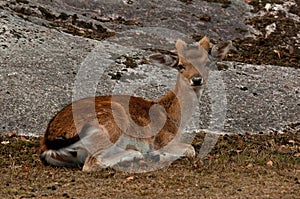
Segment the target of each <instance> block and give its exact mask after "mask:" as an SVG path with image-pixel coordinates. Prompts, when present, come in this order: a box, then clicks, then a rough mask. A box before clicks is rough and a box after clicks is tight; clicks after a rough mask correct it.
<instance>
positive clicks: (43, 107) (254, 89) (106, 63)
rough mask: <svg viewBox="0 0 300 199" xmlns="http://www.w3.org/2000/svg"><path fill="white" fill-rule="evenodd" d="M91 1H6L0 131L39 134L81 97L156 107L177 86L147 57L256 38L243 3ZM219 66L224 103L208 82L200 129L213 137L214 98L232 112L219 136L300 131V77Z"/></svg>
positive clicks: (1, 25) (1, 14)
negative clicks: (201, 38) (139, 100)
mask: <svg viewBox="0 0 300 199" xmlns="http://www.w3.org/2000/svg"><path fill="white" fill-rule="evenodd" d="M76 2H79V3H77V4H76ZM80 2H82V4H81V3H80ZM84 2H90V3H84ZM92 2H96V1H72V0H68V1H67V0H65V1H56V0H53V1H38V0H34V1H30V2H27V1H26V0H22V1H20V0H19V1H13V0H11V1H0V82H1V87H0V107H1V117H0V131H1V132H17V133H20V134H30V135H36V136H38V135H41V134H42V133H43V132H44V131H45V129H46V126H47V123H48V122H49V120H50V119H51V118H52V117H53V116H54V115H55V114H56V113H57V112H58V111H59V110H60V109H61V108H63V107H64V106H65V105H67V104H69V103H71V102H72V98H76V99H77V97H78V96H90V95H91V94H97V95H104V94H111V93H112V94H116V93H122V92H125V91H126V93H128V94H135V95H139V96H143V97H147V98H155V99H157V98H159V97H160V96H162V95H163V94H164V93H165V92H167V91H168V90H169V89H171V88H172V85H174V83H175V80H176V71H174V70H171V69H168V68H159V67H156V66H153V65H151V64H149V63H147V62H145V60H144V57H146V56H147V55H148V54H149V53H151V52H150V51H149V50H145V49H148V48H152V49H167V50H172V49H173V48H174V43H175V41H176V39H178V38H185V39H188V38H190V37H191V35H193V34H202V35H204V34H206V35H208V36H209V37H212V38H213V39H218V40H219V39H222V40H224V39H231V38H235V37H242V36H243V34H241V33H240V32H237V31H236V30H237V29H239V28H240V29H246V30H249V31H250V32H248V33H244V34H252V33H253V32H252V31H253V30H252V29H251V28H250V27H248V26H246V25H245V24H244V22H243V18H244V17H246V16H248V15H249V13H248V12H247V8H248V7H247V6H246V4H243V3H240V1H232V5H231V6H229V7H227V8H224V6H223V7H222V4H218V3H207V2H201V3H197V2H196V3H193V4H186V3H183V2H180V1H166V2H165V1H162V3H161V4H157V3H155V2H152V1H151V2H150V1H126V2H127V3H125V4H124V2H125V1H104V2H102V3H100V4H97V5H96V3H95V5H94V4H92ZM129 2H132V3H129ZM167 2H168V3H167ZM83 7H84V9H81V8H83ZM121 8H125V9H121ZM242 8H243V9H242ZM162 9H163V10H164V12H161V10H162ZM212 13H215V14H212ZM207 16H210V18H208V17H207ZM220 16H221V17H220ZM70 33H71V34H70ZM113 35H115V36H113ZM103 38H107V39H106V40H105V41H104V40H103ZM130 63H131V64H130ZM220 66H222V68H223V69H221V70H219V71H212V74H213V75H212V77H214V78H217V79H218V81H217V82H218V83H220V82H221V83H223V86H224V90H220V92H222V95H219V93H218V92H216V91H218V90H217V89H214V88H216V86H217V85H214V81H211V82H210V85H208V88H207V89H206V90H205V92H204V95H203V96H202V98H201V99H202V100H201V102H200V109H199V111H198V114H197V115H196V116H197V117H196V118H200V123H199V125H198V126H197V128H198V127H199V128H201V129H210V127H209V124H210V123H211V122H212V121H214V120H213V119H211V113H212V109H213V108H216V107H212V104H214V102H212V99H213V100H220V101H223V102H224V100H225V102H227V104H226V103H225V104H224V103H223V104H222V105H223V107H222V110H227V112H222V114H221V117H222V116H224V115H226V118H225V120H224V121H223V120H222V118H221V121H219V122H220V123H221V124H223V122H224V127H220V128H218V129H217V130H218V131H221V132H231V133H244V132H246V131H251V132H256V133H257V132H265V131H269V130H274V131H279V130H284V129H287V128H299V121H300V118H299V115H300V81H299V79H300V71H299V69H295V68H286V67H280V66H267V65H250V64H243V63H236V62H222V63H221V65H220ZM89 75H90V76H91V77H90V76H89ZM83 76H84V77H85V78H88V79H85V80H86V81H87V80H91V82H90V83H91V87H89V89H91V90H89V89H88V88H87V90H84V91H82V90H80V91H79V93H80V92H82V93H81V94H80V95H75V94H76V93H78V89H77V88H78V87H75V86H76V84H77V83H80V81H79V80H82V79H81V77H83ZM89 77H90V78H89ZM214 78H212V80H214ZM81 83H82V82H81ZM95 83H96V86H95ZM78 85H80V84H78ZM87 85H89V84H86V85H85V86H87ZM94 87H95V89H96V90H93V89H92V88H94ZM85 88H86V87H85ZM76 89H77V90H76ZM73 91H74V92H73ZM76 96H77V97H76ZM224 97H225V98H224ZM214 111H215V110H214ZM217 119H218V118H217ZM217 122H218V121H217ZM190 130H195V129H192V128H191V129H190Z"/></svg>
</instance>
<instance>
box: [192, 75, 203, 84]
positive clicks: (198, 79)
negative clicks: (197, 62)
mask: <svg viewBox="0 0 300 199" xmlns="http://www.w3.org/2000/svg"><path fill="white" fill-rule="evenodd" d="M190 81H191V85H192V86H201V85H202V84H203V79H202V77H201V76H194V77H192V78H191V80H190Z"/></svg>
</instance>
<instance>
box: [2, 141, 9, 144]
mask: <svg viewBox="0 0 300 199" xmlns="http://www.w3.org/2000/svg"><path fill="white" fill-rule="evenodd" d="M1 144H3V145H7V144H9V141H2V142H1Z"/></svg>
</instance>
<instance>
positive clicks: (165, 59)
mask: <svg viewBox="0 0 300 199" xmlns="http://www.w3.org/2000/svg"><path fill="white" fill-rule="evenodd" d="M149 60H150V61H151V62H152V63H154V64H157V65H163V66H169V67H174V66H176V65H177V63H178V58H177V57H176V56H172V55H166V54H153V55H150V56H149Z"/></svg>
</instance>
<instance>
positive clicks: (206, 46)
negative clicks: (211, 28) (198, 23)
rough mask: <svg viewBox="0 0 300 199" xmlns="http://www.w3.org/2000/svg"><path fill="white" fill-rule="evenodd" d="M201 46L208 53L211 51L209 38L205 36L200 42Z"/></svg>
mask: <svg viewBox="0 0 300 199" xmlns="http://www.w3.org/2000/svg"><path fill="white" fill-rule="evenodd" d="M199 46H201V47H202V48H204V49H205V50H206V52H208V51H209V48H210V41H209V38H208V37H206V36H204V37H203V38H202V39H201V40H200V41H199Z"/></svg>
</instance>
